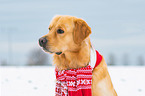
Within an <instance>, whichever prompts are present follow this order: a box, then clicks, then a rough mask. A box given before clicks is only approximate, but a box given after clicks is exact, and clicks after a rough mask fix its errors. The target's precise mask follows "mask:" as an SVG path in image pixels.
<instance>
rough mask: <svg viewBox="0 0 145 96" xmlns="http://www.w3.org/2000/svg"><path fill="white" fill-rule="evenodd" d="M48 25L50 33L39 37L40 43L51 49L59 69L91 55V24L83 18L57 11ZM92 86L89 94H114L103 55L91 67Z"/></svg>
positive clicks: (79, 64)
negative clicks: (94, 65)
mask: <svg viewBox="0 0 145 96" xmlns="http://www.w3.org/2000/svg"><path fill="white" fill-rule="evenodd" d="M48 29H49V33H48V34H46V35H44V36H43V37H42V38H40V39H39V44H40V46H41V47H42V48H43V49H44V50H45V51H46V52H49V53H54V54H53V58H54V59H53V62H54V64H55V66H56V68H57V69H58V70H69V69H76V68H82V67H85V66H87V65H88V64H89V62H90V60H91V58H93V57H92V56H91V50H92V49H93V48H92V45H91V42H90V37H89V35H90V34H91V28H90V27H89V26H88V24H87V23H86V22H85V21H84V20H82V19H80V18H76V17H73V16H66V15H58V16H55V17H54V18H53V19H52V21H51V23H50V25H49V28H48ZM93 50H94V49H93ZM91 62H92V61H91ZM91 90H92V96H117V93H116V91H115V90H114V88H113V85H112V82H111V78H110V76H109V73H108V70H107V64H106V63H105V60H104V58H103V56H102V60H101V62H100V63H99V65H98V66H97V67H95V68H93V71H92V87H91Z"/></svg>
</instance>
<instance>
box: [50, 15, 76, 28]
mask: <svg viewBox="0 0 145 96" xmlns="http://www.w3.org/2000/svg"><path fill="white" fill-rule="evenodd" d="M73 18H74V17H72V16H55V17H54V18H53V19H52V21H51V22H50V25H49V26H50V27H53V26H56V25H57V26H61V25H63V26H72V25H73V24H74V22H73V20H74V19H73Z"/></svg>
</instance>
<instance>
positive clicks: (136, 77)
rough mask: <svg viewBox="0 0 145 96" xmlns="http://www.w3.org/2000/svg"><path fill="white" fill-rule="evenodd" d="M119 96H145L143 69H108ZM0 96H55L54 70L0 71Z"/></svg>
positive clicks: (23, 68)
mask: <svg viewBox="0 0 145 96" xmlns="http://www.w3.org/2000/svg"><path fill="white" fill-rule="evenodd" d="M108 69H109V73H110V75H111V78H112V82H113V84H114V87H115V89H116V91H117V93H118V96H145V67H108ZM0 88H1V89H0V96H54V90H55V75H54V67H0Z"/></svg>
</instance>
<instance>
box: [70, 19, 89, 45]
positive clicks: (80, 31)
mask: <svg viewBox="0 0 145 96" xmlns="http://www.w3.org/2000/svg"><path fill="white" fill-rule="evenodd" d="M74 23H75V28H74V32H73V38H74V42H75V43H76V44H81V42H82V41H83V40H84V39H85V38H87V37H88V36H89V35H90V34H91V28H90V27H89V26H88V24H87V23H86V22H85V21H84V20H82V19H76V20H75V21H74Z"/></svg>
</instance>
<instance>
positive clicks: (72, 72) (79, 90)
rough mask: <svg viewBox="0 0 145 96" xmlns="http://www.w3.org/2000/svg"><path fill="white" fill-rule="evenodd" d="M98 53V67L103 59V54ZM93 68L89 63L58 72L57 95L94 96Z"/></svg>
mask: <svg viewBox="0 0 145 96" xmlns="http://www.w3.org/2000/svg"><path fill="white" fill-rule="evenodd" d="M95 53H96V64H94V65H95V66H94V67H97V66H98V65H99V63H100V62H101V60H102V56H101V55H100V54H99V53H98V51H96V52H95ZM92 70H93V67H91V65H88V66H86V67H83V68H78V69H69V70H62V71H58V70H57V69H55V72H56V79H57V81H56V89H55V96H92V92H91V85H92Z"/></svg>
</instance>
